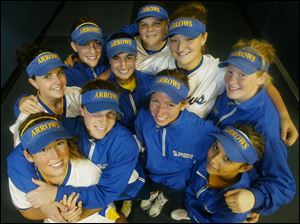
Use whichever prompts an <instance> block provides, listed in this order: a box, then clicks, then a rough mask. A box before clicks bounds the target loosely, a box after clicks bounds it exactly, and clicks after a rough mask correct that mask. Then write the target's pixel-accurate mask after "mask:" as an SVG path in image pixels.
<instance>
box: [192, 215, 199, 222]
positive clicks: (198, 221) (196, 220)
mask: <svg viewBox="0 0 300 224" xmlns="http://www.w3.org/2000/svg"><path fill="white" fill-rule="evenodd" d="M193 217H194V219H195V220H196V222H197V223H200V222H199V220H197V219H196V217H195V216H194V215H193Z"/></svg>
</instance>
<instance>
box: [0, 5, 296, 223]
mask: <svg viewBox="0 0 300 224" xmlns="http://www.w3.org/2000/svg"><path fill="white" fill-rule="evenodd" d="M175 3H176V2H175ZM175 3H174V5H176V4H175ZM205 3H206V7H207V8H208V10H209V17H208V21H209V23H208V27H207V30H208V32H209V37H208V41H207V46H206V52H207V53H210V54H212V55H214V56H215V57H220V58H221V59H224V58H225V57H226V56H227V55H228V53H229V51H230V48H231V46H232V45H233V43H234V42H235V41H236V40H237V39H238V38H240V37H243V38H252V37H253V34H252V33H251V31H250V30H249V27H248V26H247V24H246V23H245V22H244V20H243V18H242V17H241V14H240V13H239V11H238V10H237V8H236V7H235V6H234V5H233V4H232V3H223V2H205ZM116 4H118V7H117V6H116ZM174 5H172V7H174ZM133 6H134V3H133V2H132V1H127V2H123V1H122V2H117V3H116V2H96V1H89V2H85V3H83V2H67V3H66V4H65V6H64V8H63V9H62V11H61V12H60V13H59V14H58V16H57V18H56V19H55V21H54V22H53V24H52V25H51V27H49V30H48V31H47V32H46V35H45V37H44V40H43V45H45V46H47V47H50V48H52V49H54V50H56V51H57V52H59V53H60V55H61V57H62V58H65V57H66V56H67V55H68V54H70V53H71V52H72V51H71V48H70V47H69V42H68V41H69V39H68V31H69V29H70V26H71V24H72V22H73V20H74V18H75V17H76V16H87V17H91V18H96V19H97V20H98V21H100V24H102V26H103V29H104V33H105V34H106V35H108V34H109V33H110V32H113V31H116V30H118V27H120V26H121V25H123V24H128V23H129V22H130V18H131V15H132V11H133V9H134V8H136V7H133ZM135 6H136V5H135ZM71 12H72V13H71ZM224 12H227V13H224ZM228 12H230V13H228ZM111 15H113V17H112V16H111ZM224 15H225V16H224ZM61 21H63V22H61ZM220 21H222V22H220ZM224 24H230V25H229V26H226V27H225V26H224ZM2 66H3V65H2ZM4 66H5V65H4ZM271 73H272V74H274V79H275V86H276V87H277V88H278V90H279V91H280V93H281V95H282V97H283V99H284V101H285V104H286V105H287V107H288V110H289V113H290V116H291V117H292V119H293V121H294V123H295V124H296V125H297V129H298V130H299V125H298V124H299V104H298V102H297V101H296V99H295V98H294V97H293V95H292V93H291V91H290V90H289V88H288V86H287V85H286V82H285V81H284V80H283V78H282V77H281V76H280V73H279V71H278V70H277V68H276V66H272V67H271ZM26 78H27V76H26V74H25V73H23V74H22V75H21V76H20V78H19V79H18V81H17V82H16V83H15V85H14V87H13V89H11V91H10V93H9V95H8V97H7V98H6V100H5V101H4V102H3V103H2V105H1V222H9V223H10V222H16V223H29V222H33V221H29V220H26V219H24V218H23V217H22V216H21V215H20V214H19V212H17V211H16V209H15V208H14V206H13V204H12V203H11V200H10V196H9V192H8V183H7V175H6V160H5V158H6V156H7V155H8V153H9V151H10V150H11V149H12V146H13V141H12V135H11V134H10V133H9V131H8V126H9V125H11V124H12V123H13V122H14V119H15V118H14V116H13V112H12V109H13V103H14V102H15V99H16V98H17V97H18V96H20V95H21V94H22V93H33V89H32V88H31V86H29V84H28V82H27V80H26ZM288 155H289V158H288V159H289V164H290V167H291V170H292V172H293V174H294V177H295V180H296V183H297V194H296V195H295V197H294V199H293V201H292V202H291V203H290V204H288V205H284V206H282V208H280V209H279V211H277V213H275V214H273V215H271V216H263V217H261V219H260V222H275V223H286V222H295V223H296V222H299V140H297V142H296V143H295V144H294V145H293V146H292V147H290V148H289V149H288ZM172 209H173V208H172V205H168V207H166V208H165V209H164V210H163V213H162V214H161V215H160V216H158V217H157V218H154V219H152V218H150V217H149V216H148V215H147V214H146V212H143V211H141V210H140V209H139V206H138V202H135V203H134V206H133V210H132V213H131V215H130V216H129V218H128V222H135V223H138V222H141V223H154V222H155V223H156V222H163V223H169V222H170V223H171V222H175V221H173V220H172V219H171V218H170V217H169V214H170V212H171V211H172Z"/></svg>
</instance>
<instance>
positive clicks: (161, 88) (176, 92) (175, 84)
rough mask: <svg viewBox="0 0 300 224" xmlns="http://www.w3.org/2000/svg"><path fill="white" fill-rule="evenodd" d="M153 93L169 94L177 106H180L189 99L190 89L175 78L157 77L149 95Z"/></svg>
mask: <svg viewBox="0 0 300 224" xmlns="http://www.w3.org/2000/svg"><path fill="white" fill-rule="evenodd" d="M153 92H163V93H165V94H167V95H168V96H169V97H170V98H171V99H172V101H173V102H174V103H175V104H178V103H180V102H181V101H183V100H185V99H186V98H187V96H188V92H189V89H188V88H187V87H186V85H184V84H183V83H182V82H181V81H179V80H178V79H175V78H174V77H170V76H157V77H156V78H155V80H154V81H153V84H152V87H151V90H150V91H149V92H148V93H147V95H148V94H151V93H153Z"/></svg>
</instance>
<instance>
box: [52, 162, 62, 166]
mask: <svg viewBox="0 0 300 224" xmlns="http://www.w3.org/2000/svg"><path fill="white" fill-rule="evenodd" d="M62 163H63V161H60V162H58V163H55V164H52V165H50V166H51V167H58V166H61V165H62Z"/></svg>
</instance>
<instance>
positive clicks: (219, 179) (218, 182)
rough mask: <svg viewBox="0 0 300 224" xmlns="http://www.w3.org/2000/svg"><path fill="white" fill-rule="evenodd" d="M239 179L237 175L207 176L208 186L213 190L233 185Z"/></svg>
mask: <svg viewBox="0 0 300 224" xmlns="http://www.w3.org/2000/svg"><path fill="white" fill-rule="evenodd" d="M239 178H240V175H239V173H236V174H232V175H227V176H216V175H213V174H209V175H208V185H209V186H211V187H214V188H225V187H228V186H231V185H233V184H235V183H236V182H237V181H238V180H239Z"/></svg>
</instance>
